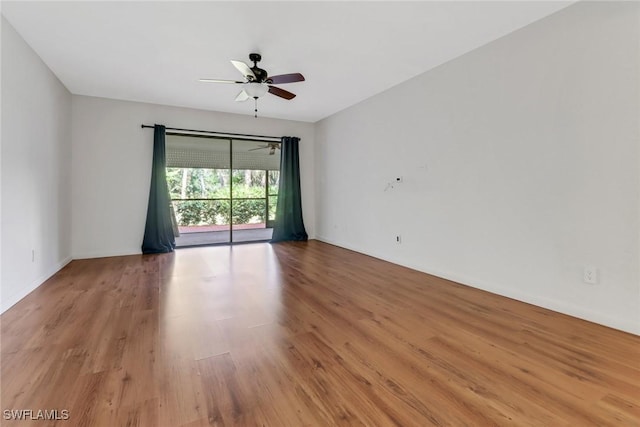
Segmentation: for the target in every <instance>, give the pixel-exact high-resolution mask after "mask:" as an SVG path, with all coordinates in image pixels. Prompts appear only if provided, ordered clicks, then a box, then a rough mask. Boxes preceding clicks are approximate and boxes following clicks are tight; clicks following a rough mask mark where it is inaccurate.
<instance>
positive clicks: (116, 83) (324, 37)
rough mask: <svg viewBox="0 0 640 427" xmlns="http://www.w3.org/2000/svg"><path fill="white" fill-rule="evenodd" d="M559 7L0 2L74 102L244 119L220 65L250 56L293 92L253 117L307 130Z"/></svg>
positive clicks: (232, 73) (249, 109)
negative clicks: (117, 102) (294, 77)
mask: <svg viewBox="0 0 640 427" xmlns="http://www.w3.org/2000/svg"><path fill="white" fill-rule="evenodd" d="M570 3H571V2H567V1H549V2H547V1H531V2H525V1H497V2H482V1H475V2H473V1H472V2H462V1H448V2H435V1H411V2H393V1H386V2H382V1H377V2H362V1H354V2H333V1H320V2H291V1H289V2H271V1H260V2H237V1H236V2H218V1H215V2H206V1H200V2H161V1H158V2H155V1H146V2H126V1H119V2H117V1H112V2H78V1H76V2H56V1H46V2H10V1H3V2H2V14H3V15H4V16H5V17H6V18H7V20H8V21H9V22H10V23H11V24H12V25H13V26H14V27H15V28H16V30H17V31H18V32H19V33H20V34H21V35H22V37H23V38H24V39H25V40H26V41H27V43H28V44H29V45H30V46H31V47H32V48H33V49H34V50H35V51H36V52H37V53H38V55H39V56H40V57H41V58H42V59H43V60H44V62H45V63H46V64H47V65H48V66H49V67H50V68H51V70H52V71H53V72H54V73H55V74H56V75H57V76H58V78H59V79H60V80H61V81H62V83H64V85H65V86H66V87H67V88H68V89H69V90H70V91H71V92H72V93H74V94H79V95H90V96H99V97H106V98H115V99H124V100H131V101H142V102H150V103H155V104H165V105H175V106H182V107H191V108H199V109H205V110H215V111H225V112H231V113H240V114H250V115H252V114H253V103H252V102H250V101H248V102H244V103H239V102H235V101H234V99H235V96H236V95H237V93H238V92H239V88H238V87H237V86H235V85H225V84H211V83H208V84H207V83H201V82H198V79H199V78H219V79H234V80H235V79H238V78H239V77H241V76H240V74H239V73H238V71H237V70H236V69H235V68H234V67H233V66H232V65H231V63H230V62H229V60H230V59H236V60H241V61H244V62H247V63H248V62H249V58H248V54H249V53H250V52H258V53H261V54H262V57H263V60H262V62H261V63H260V66H261V67H262V68H264V69H266V70H267V71H268V72H269V74H270V75H276V74H283V73H292V72H300V73H302V74H304V76H305V77H306V79H307V81H306V82H302V83H292V84H287V85H282V86H281V87H282V88H283V89H287V90H289V91H292V92H294V93H296V94H297V95H298V96H297V97H296V98H295V99H293V100H291V101H286V100H283V99H280V98H277V97H275V96H273V95H266V96H265V97H264V98H261V99H260V101H259V106H258V107H259V114H260V115H261V116H263V117H274V118H282V119H291V120H302V121H309V122H315V121H317V120H320V119H322V118H324V117H327V116H329V115H331V114H333V113H335V112H337V111H340V110H342V109H344V108H347V107H349V106H351V105H353V104H356V103H358V102H359V101H362V100H364V99H366V98H368V97H370V96H372V95H375V94H377V93H380V92H382V91H384V90H386V89H388V88H390V87H392V86H394V85H397V84H398V83H401V82H403V81H406V80H408V79H410V78H411V77H414V76H416V75H418V74H421V73H423V72H425V71H427V70H429V69H431V68H433V67H435V66H437V65H439V64H442V63H444V62H446V61H449V60H451V59H453V58H455V57H457V56H460V55H462V54H464V53H466V52H468V51H471V50H473V49H475V48H477V47H479V46H482V45H484V44H486V43H488V42H490V41H492V40H495V39H497V38H499V37H501V36H504V35H506V34H508V33H510V32H512V31H514V30H516V29H518V28H521V27H523V26H525V25H528V24H530V23H531V22H533V21H536V20H538V19H540V18H542V17H544V16H547V15H549V14H551V13H553V12H555V11H557V10H559V9H562V8H563V7H566V6H567V5H568V4H570Z"/></svg>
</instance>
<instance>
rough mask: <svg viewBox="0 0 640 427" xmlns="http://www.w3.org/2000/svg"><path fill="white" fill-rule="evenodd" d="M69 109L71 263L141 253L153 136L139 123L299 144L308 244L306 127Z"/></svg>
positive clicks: (90, 105) (111, 103) (97, 107)
mask: <svg viewBox="0 0 640 427" xmlns="http://www.w3.org/2000/svg"><path fill="white" fill-rule="evenodd" d="M72 108H73V125H72V128H73V131H72V132H73V138H72V139H73V149H72V153H73V154H72V163H73V168H72V169H73V201H72V205H73V209H74V216H73V233H72V235H73V257H74V258H92V257H101V256H112V255H125V254H136V253H140V246H141V245H142V237H143V235H144V224H145V219H146V212H147V202H148V197H149V181H150V176H151V157H152V149H153V130H152V129H141V128H140V125H141V124H142V123H144V124H150V125H153V124H163V125H165V126H168V127H177V128H186V129H199V130H214V131H220V132H233V133H246V134H254V135H256V134H257V135H272V136H284V135H287V136H297V137H299V138H301V141H300V169H301V187H302V198H303V200H302V203H303V211H304V221H305V226H306V228H307V232H308V233H309V235H310V237H313V235H314V229H313V225H314V221H315V219H314V200H315V195H314V190H315V186H314V182H313V176H314V170H313V168H314V162H313V151H314V148H313V145H314V141H313V140H314V131H313V125H312V124H311V123H303V122H294V121H287V120H275V119H267V118H257V119H256V118H253V117H250V116H245V115H237V114H226V113H216V112H211V111H202V110H193V109H186V108H178V107H167V106H160V105H153V104H144V103H136V102H127V101H116V100H110V99H103V98H93V97H85V96H75V95H74V96H73V107H72Z"/></svg>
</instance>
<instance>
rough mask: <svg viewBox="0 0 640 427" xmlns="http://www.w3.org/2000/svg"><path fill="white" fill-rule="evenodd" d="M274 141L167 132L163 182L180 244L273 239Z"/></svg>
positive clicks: (276, 147) (277, 160)
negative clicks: (169, 199) (165, 170)
mask: <svg viewBox="0 0 640 427" xmlns="http://www.w3.org/2000/svg"><path fill="white" fill-rule="evenodd" d="M279 169H280V144H279V143H277V142H264V141H246V140H235V139H220V138H211V137H201V136H185V135H172V134H168V135H167V181H168V186H169V193H170V197H171V200H172V208H173V212H174V214H175V218H176V222H177V224H178V229H179V231H180V236H179V237H177V238H176V243H177V245H178V247H185V246H198V245H212V244H225V243H226V244H228V243H234V242H237V243H240V242H252V241H265V240H269V239H270V238H271V234H272V231H273V230H272V227H273V221H274V219H275V206H276V203H277V188H278V179H279Z"/></svg>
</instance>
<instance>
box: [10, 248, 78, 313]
mask: <svg viewBox="0 0 640 427" xmlns="http://www.w3.org/2000/svg"><path fill="white" fill-rule="evenodd" d="M71 261H72V257H66V258H65V259H63V260H62V261H60V262H58V263H56V264H55V265H53V266H52V267H51V268H50V269H49V270H47V272H46V273H45V274H43V275H42V276H40V277H38V278H37V279H36V280H34V281H33V282H31V283H30V284H29V286H28V287H27V288H24V289H20V292H17V293H14V294H12V295H9V296H8V297H7V296H6V295H3V296H2V307H1V308H0V310H1V311H0V313H4V312H5V311H7V310H8V309H10V308H11V307H13V306H14V305H16V303H18V301H20V300H22V299H23V298H24V297H26V296H27V295H29V294H30V293H31V292H33V291H34V290H36V289H37V288H38V287H39V286H40V285H42V284H43V283H44V282H46V281H47V280H49V278H50V277H51V276H53V275H54V274H56V273H57V272H58V271H60V270H62V269H63V268H64V267H65V266H66V265H67V264H69V263H70V262H71Z"/></svg>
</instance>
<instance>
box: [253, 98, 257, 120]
mask: <svg viewBox="0 0 640 427" xmlns="http://www.w3.org/2000/svg"><path fill="white" fill-rule="evenodd" d="M253 100H254V102H255V109H254V110H253V111H255V114H254V116H253V117H255V118H256V119H257V118H258V97H257V96H255V97H254V98H253Z"/></svg>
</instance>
